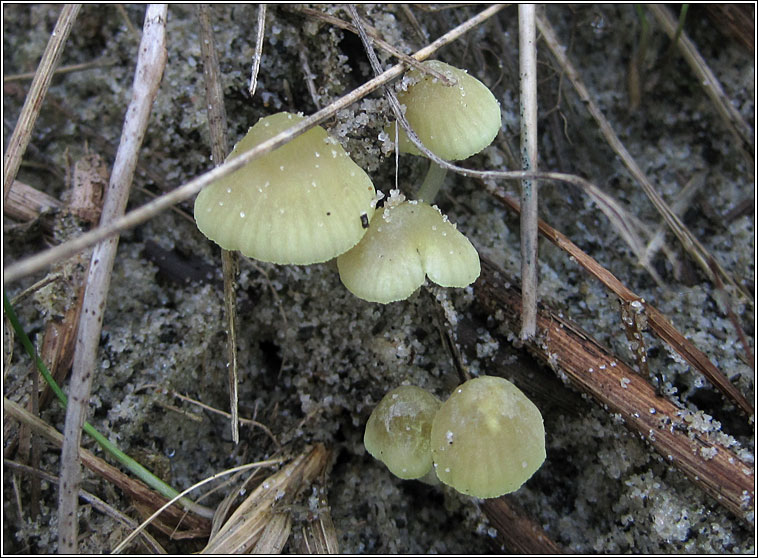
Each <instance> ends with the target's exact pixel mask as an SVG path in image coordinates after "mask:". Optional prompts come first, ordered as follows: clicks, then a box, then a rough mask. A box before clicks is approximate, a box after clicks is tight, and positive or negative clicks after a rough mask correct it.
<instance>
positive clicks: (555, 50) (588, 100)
mask: <svg viewBox="0 0 758 558" xmlns="http://www.w3.org/2000/svg"><path fill="white" fill-rule="evenodd" d="M537 27H538V28H539V30H540V33H542V36H543V38H544V40H545V42H546V43H547V46H548V48H549V49H550V52H551V53H552V55H553V57H554V58H555V60H556V61H557V62H558V65H559V66H560V68H561V70H562V71H563V73H564V74H565V75H566V77H568V79H569V81H571V84H572V85H573V86H574V89H575V90H576V92H577V94H578V95H579V97H580V98H581V100H582V102H583V103H584V104H585V106H586V107H587V111H588V112H589V113H590V115H591V116H592V117H593V118H594V120H595V122H596V123H597V125H598V127H599V128H600V131H601V133H602V134H603V137H604V138H605V140H606V142H607V143H608V145H609V146H610V147H611V149H613V151H614V152H615V153H616V154H617V155H618V156H619V157H620V158H621V160H622V161H623V162H624V165H625V166H626V167H627V169H628V170H629V172H630V173H631V175H632V176H633V177H634V179H635V180H636V181H637V182H638V183H639V185H640V186H641V187H642V189H643V191H644V192H645V195H647V197H648V199H649V200H650V202H651V203H652V204H653V206H654V207H655V209H656V210H657V211H658V212H659V213H660V215H661V217H663V220H664V221H665V222H666V224H667V225H668V227H669V228H670V229H671V231H672V232H673V233H674V235H675V236H676V237H677V239H679V242H680V243H681V244H682V247H683V248H684V250H685V251H686V252H687V253H688V254H690V256H691V257H692V258H693V259H694V260H695V262H696V263H697V264H698V265H699V266H700V268H701V269H702V270H703V272H704V273H705V274H706V276H707V277H708V278H709V279H710V280H711V282H714V283H715V278H714V277H715V276H714V271H713V269H712V268H711V266H710V265H709V261H710V260H711V259H713V256H712V255H711V254H709V253H708V251H707V250H706V249H705V247H703V245H702V244H701V243H700V241H699V240H698V239H697V238H695V236H694V235H693V234H692V233H691V232H690V231H689V229H687V227H686V226H685V225H684V223H682V221H681V219H679V217H678V216H677V215H676V213H674V212H673V211H672V210H671V208H670V207H669V206H668V204H667V203H666V202H665V201H664V200H663V198H661V196H660V194H659V193H658V192H657V190H656V189H655V187H654V186H653V184H652V183H651V182H650V180H649V179H648V178H647V176H646V175H645V173H644V172H642V169H641V168H640V167H639V165H638V164H637V162H636V161H635V159H634V157H632V155H631V154H630V153H629V151H627V149H626V147H625V146H624V144H623V143H622V142H621V140H620V139H619V137H618V136H617V135H616V132H614V130H613V128H612V127H611V125H610V122H608V120H607V119H606V118H605V116H604V115H603V113H602V111H601V110H600V108H599V107H598V106H597V104H596V103H595V101H594V100H593V98H592V97H591V96H590V94H589V91H588V89H587V87H586V86H585V85H584V83H583V82H582V80H581V78H580V77H579V73H578V72H577V70H576V68H575V67H574V65H573V64H572V63H571V61H570V60H569V59H568V57H567V56H566V52H565V48H564V47H563V46H562V45H561V44H560V43H559V42H558V37H557V35H556V34H555V31H554V30H553V27H552V26H551V25H550V22H548V20H547V19H546V18H545V16H544V14H539V15H538V16H537ZM630 247H631V248H632V249H633V250H634V252H635V254H636V255H637V257H638V259H639V260H640V264H644V263H645V262H644V249H643V248H641V247H640V246H637V245H631V244H630ZM713 261H714V262H715V270H716V272H717V273H718V275H720V276H721V278H722V280H723V281H724V282H725V283H728V284H730V285H733V286H735V287H736V288H737V289H738V290H739V291H740V292H741V293H742V294H743V295H744V296H745V297H746V298H747V299H748V300H750V301H751V302H752V296H751V295H750V293H747V292H745V290H744V289H743V288H742V287H741V286H740V285H739V283H738V282H737V281H735V280H734V279H733V278H732V276H731V275H730V274H729V273H728V272H727V271H726V270H725V269H724V268H723V267H722V266H721V265H720V264H719V263H718V262H717V261H716V260H715V259H713ZM648 269H649V268H648Z"/></svg>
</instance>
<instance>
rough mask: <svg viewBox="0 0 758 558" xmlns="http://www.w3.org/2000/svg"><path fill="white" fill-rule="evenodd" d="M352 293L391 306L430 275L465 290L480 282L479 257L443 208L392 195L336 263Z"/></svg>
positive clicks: (433, 279) (450, 285) (341, 276)
mask: <svg viewBox="0 0 758 558" xmlns="http://www.w3.org/2000/svg"><path fill="white" fill-rule="evenodd" d="M337 268H338V269H339V273H340V279H341V280H342V283H343V284H344V285H345V287H347V290H349V291H350V292H351V293H353V294H354V295H355V296H357V297H358V298H362V299H363V300H367V301H369V302H381V303H383V304H387V303H389V302H394V301H397V300H403V299H406V298H408V297H409V296H411V295H412V294H413V292H414V291H415V290H416V289H417V288H418V287H420V286H421V285H422V284H423V282H424V277H425V276H428V277H429V279H431V280H432V281H433V282H434V283H436V284H438V285H440V286H443V287H466V286H468V285H470V284H471V283H473V282H474V281H475V280H476V278H477V277H479V272H480V264H479V254H477V252H476V249H475V248H474V247H473V245H472V244H471V242H469V240H468V239H467V238H466V237H465V236H464V235H463V234H461V232H460V231H458V229H457V228H456V227H455V225H453V224H452V223H450V222H449V221H448V220H447V217H445V216H443V215H442V213H440V211H439V209H437V208H436V207H432V206H430V205H428V204H426V203H423V202H418V201H405V196H403V195H402V194H399V192H398V191H397V190H392V191H391V195H390V198H389V199H388V200H387V203H386V204H385V206H384V208H383V210H382V212H381V215H380V216H378V217H375V218H374V220H373V221H371V224H370V226H369V229H368V231H367V232H366V235H365V236H364V237H363V238H362V239H361V241H360V242H359V243H358V245H357V246H355V247H354V248H352V249H351V250H349V251H348V252H346V253H344V254H342V255H341V256H339V257H338V258H337Z"/></svg>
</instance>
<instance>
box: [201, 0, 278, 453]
mask: <svg viewBox="0 0 758 558" xmlns="http://www.w3.org/2000/svg"><path fill="white" fill-rule="evenodd" d="M261 13H262V18H263V21H265V17H266V7H265V4H262V5H261V6H259V10H258V15H259V16H261ZM197 17H198V20H199V22H200V51H201V53H202V57H203V75H204V77H205V98H206V101H207V103H206V104H207V106H208V127H209V129H210V138H211V157H212V158H213V161H214V162H215V163H216V166H217V167H218V166H219V165H222V164H223V162H224V159H226V155H227V153H228V152H229V141H228V139H227V134H226V110H225V108H224V91H223V88H222V86H221V78H220V77H219V76H220V72H219V66H218V54H217V52H216V43H215V41H214V40H213V27H212V25H211V13H210V7H209V6H207V5H204V4H198V5H197ZM263 21H262V20H261V18H260V17H259V21H258V27H259V30H260V32H261V37H260V44H261V48H262V45H263V34H262V30H263ZM257 59H258V63H259V64H260V53H258V54H257ZM257 76H258V72H257V69H256V70H255V73H254V75H253V81H251V84H250V87H251V89H252V91H251V94H252V92H253V91H254V89H255V80H257ZM221 266H222V268H223V273H224V310H225V315H226V329H227V341H226V349H227V350H226V354H227V369H228V373H229V407H230V409H231V419H232V420H231V427H232V440H233V441H234V443H235V444H238V443H239V441H240V430H239V423H240V421H239V396H238V389H237V386H238V384H239V379H238V364H237V298H236V290H235V277H236V276H237V270H238V256H237V253H236V252H230V251H229V250H223V249H222V250H221Z"/></svg>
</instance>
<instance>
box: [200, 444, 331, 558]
mask: <svg viewBox="0 0 758 558" xmlns="http://www.w3.org/2000/svg"><path fill="white" fill-rule="evenodd" d="M329 457H330V452H329V451H328V450H327V449H326V448H325V447H324V446H323V445H321V444H317V445H315V446H314V447H313V448H312V449H310V450H309V451H304V452H303V453H301V454H300V455H299V456H297V457H296V458H295V459H293V460H292V461H291V462H290V463H289V464H288V465H287V466H285V467H284V468H282V469H280V470H279V471H278V472H276V473H274V474H273V475H271V476H269V477H268V478H267V479H265V480H263V481H262V482H261V483H260V484H259V485H258V487H257V488H256V489H255V490H253V491H252V493H251V494H250V495H249V496H248V497H247V498H246V499H245V500H244V501H243V502H242V504H240V505H239V507H238V508H237V509H236V510H235V511H234V513H233V514H232V515H231V516H230V517H229V518H228V519H227V520H226V522H225V523H224V525H223V526H222V527H221V528H220V529H219V530H218V532H217V533H216V534H215V536H214V537H212V538H211V540H209V541H208V544H207V546H206V547H205V548H204V549H203V550H202V554H239V553H246V552H250V551H253V552H255V551H256V550H257V551H258V552H261V553H268V554H270V553H279V552H281V551H282V548H283V546H284V543H285V542H286V541H287V538H288V537H289V532H290V526H291V518H290V513H289V511H288V508H289V507H290V506H291V505H292V504H293V502H294V501H295V499H296V498H297V497H298V496H299V495H300V494H301V492H302V490H303V489H305V488H307V487H309V486H310V485H311V483H312V482H313V481H314V479H316V478H317V477H318V476H320V475H322V474H323V472H324V470H325V469H326V466H327V465H328V463H329Z"/></svg>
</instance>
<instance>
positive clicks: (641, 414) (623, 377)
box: [474, 259, 755, 522]
mask: <svg viewBox="0 0 758 558" xmlns="http://www.w3.org/2000/svg"><path fill="white" fill-rule="evenodd" d="M504 280H507V277H506V275H505V272H503V271H502V270H500V269H498V268H497V267H496V266H495V265H494V264H492V263H491V262H489V261H487V260H486V259H482V274H481V276H480V277H479V280H478V281H477V282H476V284H475V287H474V294H475V296H476V297H477V299H478V300H479V302H480V303H481V304H482V306H483V307H484V308H485V309H486V310H487V311H488V312H489V313H490V314H491V315H493V316H494V315H495V313H496V312H498V311H502V315H503V317H504V321H505V322H507V323H508V324H509V326H512V327H514V328H515V327H516V324H518V323H519V319H520V318H519V317H520V315H521V296H520V294H519V290H518V289H517V288H515V287H509V288H507V289H504V288H503V286H502V285H503V282H504ZM525 345H526V347H527V348H528V349H529V350H530V352H531V353H532V354H533V355H535V357H536V358H538V359H539V360H541V361H542V362H543V363H545V364H547V365H548V366H550V367H551V368H553V369H554V370H556V371H560V372H561V373H562V374H563V375H565V378H566V379H567V380H568V382H570V383H571V384H572V385H573V386H574V387H575V388H577V389H579V390H580V391H581V392H584V393H586V394H588V395H590V396H592V398H593V399H595V400H597V401H598V402H599V403H600V404H601V405H602V406H603V408H604V409H606V410H607V411H608V412H609V413H613V414H618V415H619V416H620V418H621V419H623V422H624V424H625V425H626V427H627V428H629V429H630V430H631V431H632V432H636V433H637V434H639V436H640V437H641V438H642V439H644V440H647V442H648V443H649V444H650V445H651V446H652V447H653V448H654V449H655V450H656V451H657V452H658V453H659V454H660V455H662V456H663V458H664V459H665V460H666V462H668V463H670V464H671V465H673V466H674V467H676V468H678V469H679V470H680V471H682V472H683V473H684V474H685V475H687V477H689V479H690V480H691V481H692V482H693V483H694V484H695V485H697V486H699V487H700V488H701V489H702V490H703V491H704V492H705V493H707V494H708V495H710V496H712V497H713V498H715V500H716V501H717V502H718V503H719V504H720V505H722V506H724V507H725V508H726V509H727V510H729V511H730V512H732V513H733V514H735V515H736V516H737V517H738V518H740V519H741V520H743V521H748V522H750V519H749V518H750V517H751V516H752V509H753V505H754V499H755V485H754V480H755V479H754V468H753V466H752V464H748V463H743V462H742V461H741V460H740V459H739V457H738V456H737V454H735V453H734V452H733V451H731V450H730V449H728V448H726V447H724V446H721V445H719V444H717V443H714V442H712V441H710V440H709V439H708V436H707V435H706V434H704V433H702V432H699V431H697V430H695V429H693V430H690V428H689V425H688V422H687V420H686V419H687V418H688V416H690V415H691V414H692V413H691V412H690V411H686V410H682V409H679V408H678V407H676V406H675V405H674V404H673V403H672V402H671V401H669V400H668V399H666V398H664V397H661V396H659V395H658V394H657V393H656V392H655V389H654V388H653V386H651V385H650V384H649V383H648V382H647V380H645V379H644V378H642V376H640V375H639V374H637V373H635V372H634V370H632V369H631V368H630V367H629V366H627V365H626V364H625V363H624V362H622V361H620V360H619V359H618V358H616V357H615V356H614V355H613V354H610V353H609V352H608V351H607V350H606V349H605V348H603V347H602V346H601V345H600V344H598V343H597V342H596V341H595V340H594V339H593V338H592V337H590V336H589V335H588V334H587V333H585V332H583V331H582V330H581V328H579V327H578V326H576V325H575V324H573V323H572V322H570V321H569V320H566V319H565V318H562V317H560V316H559V314H558V313H557V312H552V311H550V310H540V311H538V313H537V336H536V338H535V340H527V341H526V342H525ZM711 456H712V457H711Z"/></svg>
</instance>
